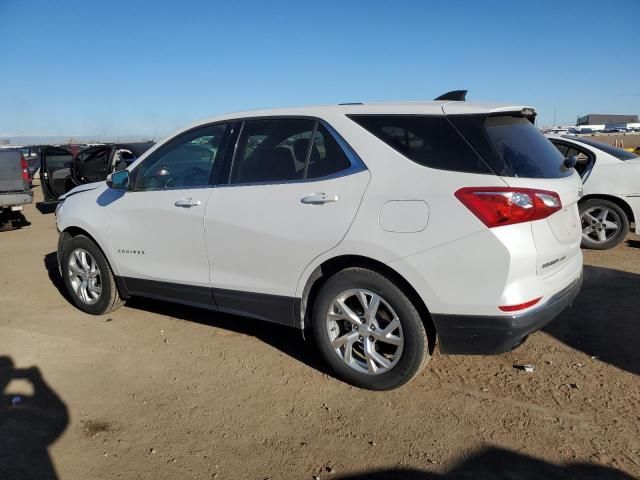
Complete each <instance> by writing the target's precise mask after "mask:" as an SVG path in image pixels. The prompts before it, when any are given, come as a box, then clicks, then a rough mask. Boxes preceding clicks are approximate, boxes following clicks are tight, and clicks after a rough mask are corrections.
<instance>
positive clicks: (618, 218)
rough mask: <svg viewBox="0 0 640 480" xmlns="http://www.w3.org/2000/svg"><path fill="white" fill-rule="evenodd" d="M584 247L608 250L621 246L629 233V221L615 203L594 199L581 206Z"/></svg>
mask: <svg viewBox="0 0 640 480" xmlns="http://www.w3.org/2000/svg"><path fill="white" fill-rule="evenodd" d="M580 220H581V222H582V244H581V245H582V247H583V248H590V249H593V250H608V249H610V248H613V247H615V246H617V245H619V244H620V243H621V242H622V241H623V240H624V239H625V238H626V236H627V234H628V233H629V219H628V218H627V215H626V213H624V210H622V208H620V207H619V206H618V205H616V204H615V203H613V202H611V201H609V200H604V199H600V198H592V199H589V200H586V201H584V202H583V203H581V204H580Z"/></svg>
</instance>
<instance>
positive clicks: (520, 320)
mask: <svg viewBox="0 0 640 480" xmlns="http://www.w3.org/2000/svg"><path fill="white" fill-rule="evenodd" d="M581 287H582V276H580V278H578V279H577V280H575V281H574V282H573V283H571V284H570V285H569V286H568V287H566V288H565V289H564V290H562V291H560V292H558V293H557V294H556V295H554V296H553V297H552V298H551V299H550V300H549V301H548V302H546V303H545V304H544V305H541V306H540V307H538V308H535V309H533V310H531V311H528V312H526V313H523V314H520V315H512V316H474V315H445V314H432V317H433V321H434V323H435V325H436V330H437V332H438V337H439V340H440V351H441V352H442V353H445V354H461V355H493V354H499V353H504V352H508V351H511V350H513V349H514V348H515V347H517V346H518V345H520V344H521V343H522V342H524V340H525V339H526V338H527V336H528V335H530V334H532V333H534V332H536V331H538V330H540V329H541V328H543V327H544V326H545V325H546V324H548V323H549V322H551V321H552V320H553V319H554V318H556V317H557V316H558V315H560V313H562V311H563V310H565V309H566V308H567V307H569V306H570V305H571V304H572V303H573V300H574V299H575V298H576V296H577V295H578V293H579V292H580V288H581Z"/></svg>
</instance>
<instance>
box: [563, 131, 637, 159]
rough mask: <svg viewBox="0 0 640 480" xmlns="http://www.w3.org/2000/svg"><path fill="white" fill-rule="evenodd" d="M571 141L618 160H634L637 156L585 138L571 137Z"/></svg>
mask: <svg viewBox="0 0 640 480" xmlns="http://www.w3.org/2000/svg"><path fill="white" fill-rule="evenodd" d="M571 140H573V141H575V142H580V143H586V144H587V145H591V146H592V147H594V148H597V149H598V150H602V151H603V152H607V153H608V154H609V155H612V156H614V157H616V158H617V159H618V160H634V159H636V158H638V155H636V154H634V153H631V152H627V151H626V150H623V149H621V148H616V147H612V146H611V145H607V144H606V143H602V142H596V141H595V140H589V139H587V138H576V137H571Z"/></svg>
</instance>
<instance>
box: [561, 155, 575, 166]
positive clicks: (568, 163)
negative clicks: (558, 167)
mask: <svg viewBox="0 0 640 480" xmlns="http://www.w3.org/2000/svg"><path fill="white" fill-rule="evenodd" d="M576 163H578V157H576V156H575V155H571V156H570V157H567V158H565V159H564V166H565V167H567V168H573V167H575V166H576Z"/></svg>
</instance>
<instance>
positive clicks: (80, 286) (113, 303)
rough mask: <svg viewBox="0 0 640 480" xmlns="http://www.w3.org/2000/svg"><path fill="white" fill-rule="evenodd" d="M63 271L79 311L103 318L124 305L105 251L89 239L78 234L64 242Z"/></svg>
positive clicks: (68, 288)
mask: <svg viewBox="0 0 640 480" xmlns="http://www.w3.org/2000/svg"><path fill="white" fill-rule="evenodd" d="M61 248H62V251H61V252H60V253H61V255H60V260H61V265H60V271H61V273H62V277H63V280H64V284H65V286H66V287H67V292H69V295H70V296H71V300H72V301H73V303H74V304H75V306H76V307H78V308H79V309H80V310H82V311H83V312H86V313H90V314H92V315H103V314H105V313H109V312H111V311H113V310H116V309H118V308H120V307H121V306H122V304H123V303H124V300H123V299H122V298H121V297H120V294H119V293H118V289H117V288H116V283H115V279H114V276H113V272H112V271H111V268H110V267H109V264H108V263H107V259H106V258H105V257H104V255H103V253H102V251H101V250H100V248H98V246H97V245H96V244H95V243H94V242H93V241H92V240H90V239H89V238H87V237H85V236H84V235H77V236H75V237H72V238H70V239H69V240H68V241H66V242H64V243H63V244H62V246H61Z"/></svg>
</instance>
